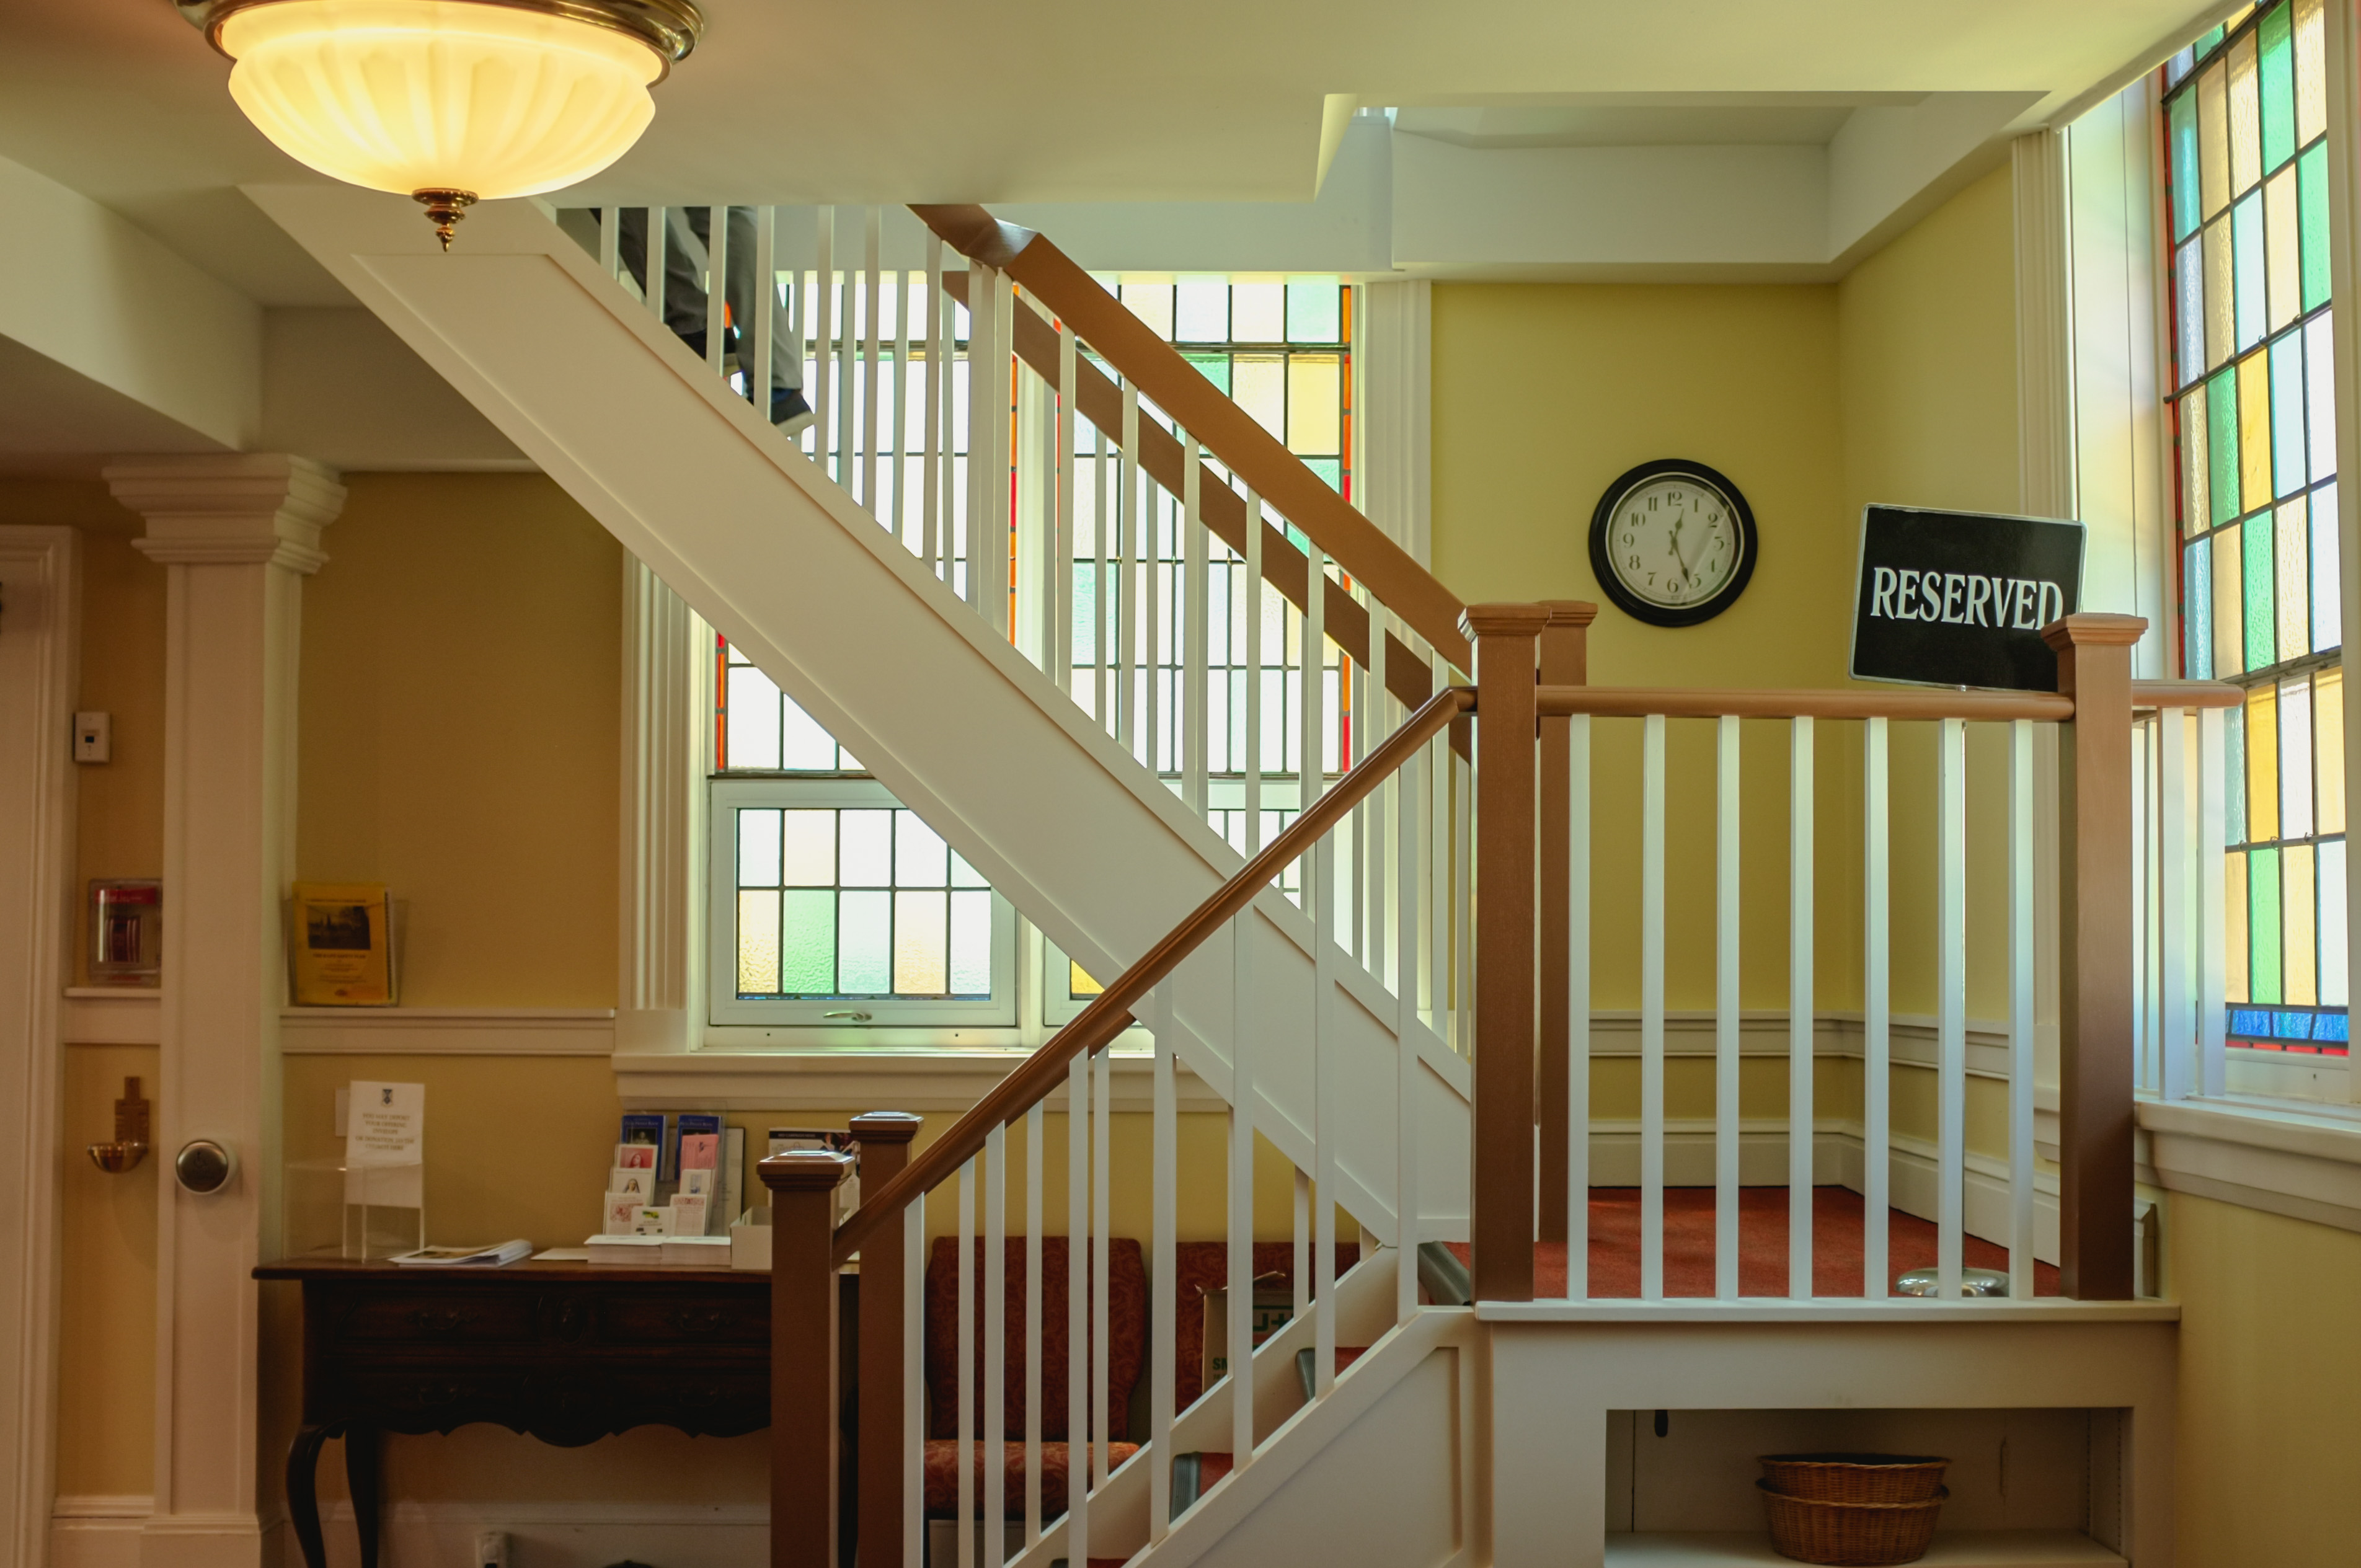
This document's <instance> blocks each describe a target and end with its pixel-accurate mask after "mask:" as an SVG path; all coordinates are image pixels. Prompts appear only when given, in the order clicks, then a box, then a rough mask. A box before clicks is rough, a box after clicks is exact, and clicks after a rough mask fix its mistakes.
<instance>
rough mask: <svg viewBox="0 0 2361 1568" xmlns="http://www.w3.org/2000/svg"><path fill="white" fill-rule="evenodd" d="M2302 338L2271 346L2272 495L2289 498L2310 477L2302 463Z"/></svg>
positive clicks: (2288, 338)
mask: <svg viewBox="0 0 2361 1568" xmlns="http://www.w3.org/2000/svg"><path fill="white" fill-rule="evenodd" d="M2306 434H2307V432H2306V430H2305V429H2304V421H2303V336H2302V334H2300V333H2292V332H2291V333H2290V334H2287V335H2286V336H2285V337H2283V338H2281V339H2279V341H2278V342H2277V343H2274V344H2272V345H2271V493H2272V494H2273V495H2275V496H2291V495H2293V494H2295V493H2296V492H2297V491H2298V490H2300V489H2301V488H2303V487H2304V482H2305V480H2306V479H2307V477H2309V476H2308V475H2307V473H2306V471H2305V464H2304V437H2305V435H2306Z"/></svg>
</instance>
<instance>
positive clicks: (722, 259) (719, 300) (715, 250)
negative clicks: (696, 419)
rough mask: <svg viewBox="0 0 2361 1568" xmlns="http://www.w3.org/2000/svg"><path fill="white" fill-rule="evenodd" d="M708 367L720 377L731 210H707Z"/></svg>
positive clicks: (706, 296) (706, 351) (726, 307)
mask: <svg viewBox="0 0 2361 1568" xmlns="http://www.w3.org/2000/svg"><path fill="white" fill-rule="evenodd" d="M705 232H706V234H707V236H708V238H707V239H706V242H705V367H706V368H707V369H708V370H710V371H712V372H713V373H714V374H715V375H716V376H719V375H720V374H721V351H722V348H723V346H724V345H723V342H722V340H723V339H724V338H725V337H727V336H728V335H729V334H727V333H725V332H723V331H722V326H721V323H722V315H723V313H724V312H725V311H726V310H727V309H728V300H729V292H730V286H729V283H728V281H727V280H728V279H729V277H730V209H729V208H727V207H708V208H706V209H705Z"/></svg>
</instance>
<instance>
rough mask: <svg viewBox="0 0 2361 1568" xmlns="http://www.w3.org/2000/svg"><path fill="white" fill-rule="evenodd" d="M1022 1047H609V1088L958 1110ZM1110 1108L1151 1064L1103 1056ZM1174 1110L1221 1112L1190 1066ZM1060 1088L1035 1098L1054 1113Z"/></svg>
mask: <svg viewBox="0 0 2361 1568" xmlns="http://www.w3.org/2000/svg"><path fill="white" fill-rule="evenodd" d="M1031 1054H1032V1053H1031V1052H1030V1051H1029V1050H1027V1049H1024V1048H1022V1047H1011V1048H1009V1049H1006V1050H997V1051H968V1052H961V1051H940V1050H906V1051H892V1050H880V1049H878V1048H877V1047H848V1048H846V1049H842V1050H834V1051H809V1050H801V1051H761V1052H754V1051H745V1052H722V1051H698V1052H695V1053H692V1054H690V1055H687V1056H671V1055H666V1054H664V1053H660V1052H648V1053H644V1054H640V1053H630V1052H622V1051H618V1052H617V1053H616V1055H615V1058H614V1065H615V1078H616V1088H617V1090H618V1091H619V1092H620V1094H621V1095H622V1100H623V1104H624V1106H625V1107H626V1108H627V1109H631V1110H661V1109H668V1108H673V1107H697V1108H699V1109H705V1108H715V1109H719V1110H725V1111H765V1110H767V1111H795V1110H805V1109H809V1110H816V1111H842V1110H855V1111H858V1110H862V1109H871V1108H877V1107H884V1106H889V1105H890V1106H891V1107H893V1108H894V1109H895V1110H898V1111H913V1112H919V1113H927V1112H961V1111H966V1110H968V1109H970V1108H971V1107H972V1106H973V1105H974V1104H975V1102H977V1101H979V1100H981V1099H983V1096H984V1095H985V1094H986V1093H987V1092H989V1091H991V1089H992V1088H993V1086H994V1085H995V1084H997V1083H998V1082H999V1081H1000V1080H1002V1079H1004V1078H1006V1077H1007V1076H1008V1075H1009V1074H1010V1073H1011V1072H1013V1071H1015V1070H1016V1068H1017V1067H1018V1065H1019V1064H1021V1063H1022V1062H1023V1061H1024V1060H1025V1059H1026V1058H1027V1057H1028V1056H1030V1055H1031ZM1108 1060H1109V1062H1110V1063H1111V1072H1112V1077H1113V1092H1114V1100H1113V1102H1112V1103H1113V1109H1115V1110H1116V1111H1140V1112H1145V1111H1147V1110H1148V1109H1149V1107H1150V1096H1151V1092H1152V1085H1151V1083H1150V1081H1149V1080H1150V1078H1151V1076H1152V1074H1153V1069H1154V1065H1155V1064H1154V1061H1153V1059H1152V1058H1150V1057H1148V1056H1147V1055H1145V1054H1137V1055H1135V1054H1132V1053H1130V1052H1116V1053H1113V1054H1111V1055H1110V1056H1109V1058H1108ZM1179 1089H1180V1109H1181V1110H1183V1111H1191V1112H1195V1111H1222V1110H1226V1109H1227V1108H1228V1106H1229V1101H1228V1100H1227V1099H1226V1098H1225V1097H1224V1095H1223V1094H1222V1093H1221V1092H1220V1091H1218V1090H1216V1089H1215V1088H1213V1087H1212V1086H1210V1085H1208V1084H1207V1083H1206V1082H1205V1081H1204V1080H1202V1079H1201V1078H1199V1077H1197V1075H1196V1074H1195V1073H1193V1072H1191V1071H1190V1070H1189V1069H1188V1067H1187V1065H1186V1064H1185V1063H1184V1064H1182V1065H1181V1068H1180V1077H1179ZM1044 1103H1045V1104H1047V1105H1048V1106H1049V1109H1051V1110H1052V1111H1057V1112H1063V1110H1064V1109H1065V1091H1063V1090H1060V1091H1057V1092H1056V1093H1053V1094H1052V1095H1050V1096H1049V1099H1048V1100H1047V1101H1045V1102H1044Z"/></svg>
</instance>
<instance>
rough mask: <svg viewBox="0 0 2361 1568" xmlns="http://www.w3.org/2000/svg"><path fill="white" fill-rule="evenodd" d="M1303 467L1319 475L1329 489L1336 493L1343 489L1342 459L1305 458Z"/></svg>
mask: <svg viewBox="0 0 2361 1568" xmlns="http://www.w3.org/2000/svg"><path fill="white" fill-rule="evenodd" d="M1303 466H1305V467H1307V468H1309V469H1311V470H1312V472H1313V473H1315V474H1317V475H1319V476H1320V477H1321V478H1322V479H1323V481H1325V482H1326V484H1327V486H1328V488H1330V489H1332V490H1337V491H1342V490H1343V489H1344V488H1345V460H1344V459H1343V458H1341V457H1307V458H1305V459H1304V461H1303Z"/></svg>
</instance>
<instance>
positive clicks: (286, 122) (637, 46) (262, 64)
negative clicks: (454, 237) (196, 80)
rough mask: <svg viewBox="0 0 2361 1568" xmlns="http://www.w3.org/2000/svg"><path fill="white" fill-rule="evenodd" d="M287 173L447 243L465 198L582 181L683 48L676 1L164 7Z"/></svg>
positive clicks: (625, 133) (622, 139) (458, 0)
mask: <svg viewBox="0 0 2361 1568" xmlns="http://www.w3.org/2000/svg"><path fill="white" fill-rule="evenodd" d="M176 4H178V5H180V9H181V15H183V16H186V17H188V19H189V20H190V21H191V22H192V23H194V24H195V25H196V26H197V27H202V28H203V30H204V34H205V37H206V38H207V39H208V40H210V41H211V42H212V44H213V46H214V48H215V49H219V50H220V51H221V52H222V53H224V54H225V55H227V56H228V57H229V58H230V59H231V60H234V61H236V64H235V65H234V66H233V67H232V68H231V71H230V73H229V93H230V96H231V97H232V98H233V99H235V100H236V103H237V106H238V107H239V108H240V109H242V110H244V111H245V112H246V117H247V119H249V120H252V121H253V122H254V124H255V126H256V127H257V128H258V129H259V130H260V131H261V132H262V134H263V135H264V136H266V137H269V138H270V139H271V141H272V142H274V143H275V144H277V145H278V147H279V148H280V150H281V151H283V152H285V153H286V154H287V155H288V156H289V157H291V158H292V159H295V160H296V161H297V162H299V163H302V164H305V165H307V166H309V167H310V168H313V169H316V170H319V171H320V172H321V173H323V174H327V175H333V176H334V177H335V178H336V179H338V180H343V181H348V182H349V183H351V184H355V185H362V186H366V187H368V189H370V190H373V191H392V192H400V193H401V194H403V195H407V196H410V197H412V198H413V199H415V200H416V201H418V202H419V203H423V205H424V206H425V208H426V216H427V218H428V220H429V221H430V222H432V223H433V224H434V231H435V233H436V234H437V235H438V236H441V238H442V241H443V248H444V249H445V250H448V249H450V248H451V230H452V225H455V224H456V223H458V222H459V221H460V219H461V218H462V217H464V216H465V215H466V212H467V208H468V207H469V206H471V205H473V204H474V203H478V202H486V201H494V200H497V199H499V198H500V197H503V196H532V195H537V194H539V193H540V192H544V191H555V190H557V189H558V188H560V187H561V186H566V185H571V184H574V183H575V182H577V181H581V180H587V179H588V178H589V177H590V176H591V175H593V174H596V173H598V170H602V169H604V168H606V167H607V166H608V165H609V164H610V163H612V162H614V161H615V159H619V158H620V157H621V156H622V155H623V154H624V153H625V152H626V151H628V150H629V149H630V148H631V144H632V143H633V142H635V141H637V140H639V139H640V133H641V132H642V131H644V130H646V129H647V127H648V122H649V121H650V120H651V119H653V118H654V117H655V104H654V102H653V100H652V99H651V98H650V97H649V96H648V88H649V87H650V86H652V85H653V83H655V82H661V81H663V80H664V75H665V73H666V72H667V71H670V70H671V69H672V64H673V62H674V61H675V60H681V59H685V58H686V56H687V54H688V51H689V50H690V49H694V48H696V47H697V38H698V37H699V36H700V35H701V34H702V33H703V32H704V30H705V18H704V17H703V16H701V15H700V14H699V13H698V12H697V7H696V6H695V5H692V4H691V3H690V0H176Z"/></svg>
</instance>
